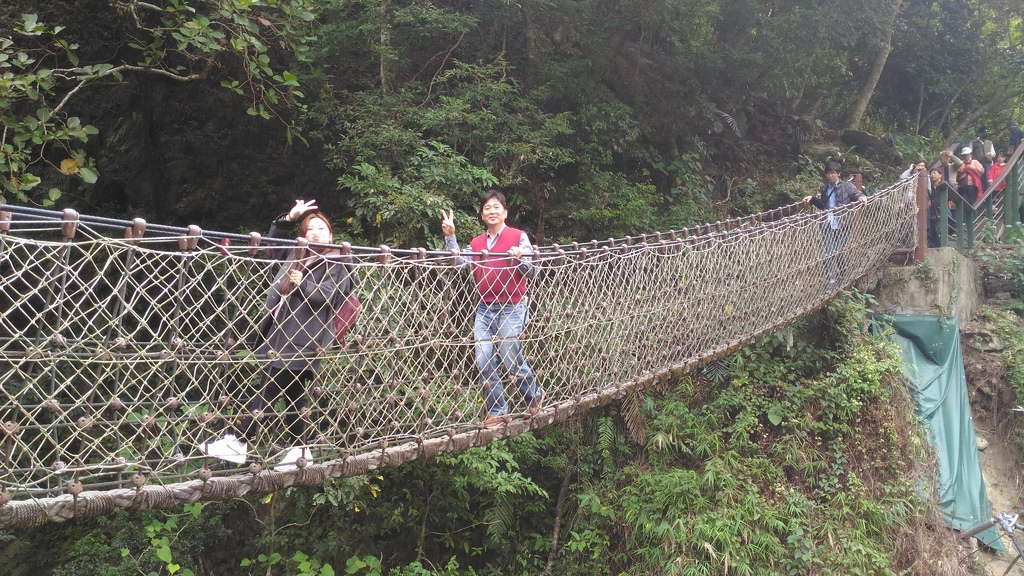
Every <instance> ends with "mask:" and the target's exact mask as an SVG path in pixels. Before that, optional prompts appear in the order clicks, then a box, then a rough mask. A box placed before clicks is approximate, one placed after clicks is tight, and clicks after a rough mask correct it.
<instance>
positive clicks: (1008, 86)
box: [942, 78, 1018, 148]
mask: <svg viewBox="0 0 1024 576" xmlns="http://www.w3.org/2000/svg"><path fill="white" fill-rule="evenodd" d="M1017 82H1018V80H1017V79H1016V78H1011V79H1009V80H1007V81H1006V82H1005V83H1004V84H1003V85H1002V86H1001V87H1000V88H999V90H998V91H997V92H996V93H995V95H994V96H992V98H990V99H989V101H988V102H986V103H984V104H983V105H981V106H979V107H978V108H976V109H975V110H974V112H971V113H970V114H968V115H967V116H965V117H964V119H963V120H961V121H960V123H959V124H957V125H956V126H953V128H952V130H950V132H949V136H948V137H947V138H946V140H945V142H943V143H942V147H943V148H948V147H949V145H950V144H952V143H953V142H956V141H957V136H958V135H959V134H961V133H962V132H963V131H964V130H966V129H967V127H968V126H970V125H971V124H974V123H975V122H977V121H978V119H979V118H981V117H982V116H984V115H985V113H987V112H988V111H989V110H991V109H993V108H995V107H996V106H999V105H1001V104H1003V103H1004V102H1006V101H1007V100H1008V99H1009V98H1010V97H1011V96H1013V95H1014V94H1016V93H1017V92H1016V91H1015V90H1014V87H1015V85H1016V83H1017Z"/></svg>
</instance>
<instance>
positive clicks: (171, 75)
mask: <svg viewBox="0 0 1024 576" xmlns="http://www.w3.org/2000/svg"><path fill="white" fill-rule="evenodd" d="M209 69H210V67H209V66H207V68H206V69H205V70H203V71H202V72H200V73H198V74H189V75H188V76H182V75H180V74H175V73H174V72H171V71H169V70H161V69H159V68H146V67H144V66H132V65H129V64H122V65H121V66H116V67H114V68H111V69H109V70H107V71H105V72H102V73H100V74H97V75H96V76H92V77H89V78H86V79H85V80H82V81H81V82H80V83H79V84H78V86H75V87H74V88H72V89H71V90H70V91H69V92H68V93H67V94H65V95H64V98H63V99H62V100H61V101H60V104H58V105H57V106H55V107H54V109H53V112H54V113H56V112H60V111H61V109H63V108H64V106H65V105H67V103H68V101H70V100H71V97H72V96H74V95H75V94H76V93H78V91H79V90H81V89H82V88H85V87H86V86H87V85H89V84H92V83H93V82H95V81H96V80H100V79H101V78H106V77H107V76H112V75H114V74H119V73H121V72H143V73H146V74H156V75H157V76H163V77H165V78H170V79H171V80H176V81H178V82H192V81H194V80H200V79H202V78H205V77H206V75H207V74H208V73H209ZM54 72H57V71H56V70H55V71H54Z"/></svg>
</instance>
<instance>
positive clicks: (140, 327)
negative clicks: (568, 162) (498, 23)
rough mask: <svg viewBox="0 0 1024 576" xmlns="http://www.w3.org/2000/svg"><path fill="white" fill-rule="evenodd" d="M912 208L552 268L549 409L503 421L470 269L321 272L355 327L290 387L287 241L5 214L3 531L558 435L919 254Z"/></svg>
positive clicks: (534, 329)
mask: <svg viewBox="0 0 1024 576" xmlns="http://www.w3.org/2000/svg"><path fill="white" fill-rule="evenodd" d="M914 186H916V181H915V180H914V179H908V180H906V181H903V182H900V183H898V184H896V185H894V186H892V187H890V188H888V189H886V190H885V191H883V192H880V193H878V194H875V195H873V196H872V197H871V198H870V201H869V202H868V203H867V204H866V205H864V206H860V205H859V204H858V205H856V206H853V207H847V208H842V209H838V210H836V212H835V218H834V220H829V217H828V215H827V214H826V213H821V212H812V211H800V210H798V209H796V208H795V207H790V208H787V210H786V211H785V213H788V214H790V215H788V216H781V215H780V214H782V212H779V211H775V212H772V213H765V214H762V215H756V216H751V217H747V218H743V219H737V220H734V221H730V222H727V223H717V225H712V226H705V227H701V228H700V229H698V230H696V231H683V232H674V233H669V234H656V235H645V236H643V237H637V238H627V239H618V240H607V241H603V242H594V243H590V244H584V245H579V244H576V245H572V246H544V247H539V248H537V247H535V248H534V254H533V264H534V267H535V271H536V274H535V276H534V277H532V278H531V279H530V280H529V290H528V310H529V322H528V324H527V325H526V329H525V330H524V331H523V332H522V333H521V334H520V335H519V336H518V339H517V341H518V343H519V344H520V345H521V347H522V351H523V353H524V354H525V359H526V360H527V361H528V363H529V364H530V365H531V367H532V370H533V374H534V375H535V377H536V381H537V385H538V387H539V388H540V389H543V391H544V397H543V405H542V406H539V407H540V410H539V411H536V412H535V411H533V410H530V409H529V408H530V407H529V406H528V405H527V401H526V398H525V397H524V395H523V394H520V390H519V389H518V388H517V383H516V382H515V378H514V377H513V378H510V377H509V376H508V375H507V374H506V375H503V376H502V381H503V385H504V394H503V396H504V398H505V399H506V400H507V403H508V405H509V409H508V413H507V415H504V416H501V417H500V418H499V419H498V420H497V421H496V422H495V421H494V420H493V419H492V420H487V419H486V418H485V417H486V416H487V414H486V410H485V406H486V405H487V403H488V400H487V398H486V396H487V394H488V391H487V389H486V388H485V387H484V386H482V385H481V384H480V372H479V370H478V368H477V364H476V363H475V361H474V310H475V309H476V306H477V302H478V300H479V295H478V294H477V291H476V288H475V286H474V280H473V274H472V271H471V270H467V269H466V267H459V266H458V263H459V262H458V257H457V255H455V254H452V253H447V252H431V251H426V250H390V249H387V248H386V247H381V248H362V247H349V246H347V245H346V246H343V247H341V249H340V251H336V252H332V253H329V254H327V255H319V254H314V253H309V254H312V256H310V257H308V258H307V259H306V261H305V263H306V266H307V270H309V271H310V272H309V273H310V274H313V272H311V270H313V269H314V268H315V267H316V266H318V265H321V264H322V265H323V266H325V267H333V268H331V269H332V270H335V271H336V273H337V274H339V276H337V278H341V279H342V280H343V281H345V282H350V286H351V288H352V293H353V294H356V295H357V296H358V298H359V300H360V301H361V313H360V314H359V316H358V321H357V322H356V324H355V325H354V326H353V327H352V328H351V329H350V331H349V332H348V333H347V334H346V335H345V337H344V343H339V342H337V341H331V342H330V343H328V344H327V345H323V346H317V348H316V349H315V350H312V351H310V350H309V349H308V346H307V349H306V350H305V351H304V352H302V354H304V356H303V357H304V358H307V359H308V358H309V357H314V358H315V362H314V364H316V366H315V369H313V370H308V371H298V372H294V371H287V370H285V371H283V372H278V373H277V374H278V381H276V382H275V381H273V377H271V378H270V379H269V380H268V377H267V375H268V373H271V374H272V373H273V371H272V370H269V368H268V364H270V365H273V361H274V360H278V361H281V362H285V363H287V361H288V357H287V354H288V353H287V352H285V350H287V349H288V346H289V343H284V344H281V343H279V344H277V345H276V346H277V348H279V350H274V349H273V347H271V346H270V345H269V344H268V343H270V342H272V341H274V337H272V336H269V335H268V333H267V330H266V326H267V322H268V315H269V316H273V314H274V313H275V311H274V310H272V309H268V293H269V290H270V287H272V286H274V285H275V282H278V281H279V280H280V278H281V277H282V270H284V269H286V268H287V267H288V266H289V265H290V264H291V263H292V261H291V260H281V259H279V256H280V255H281V250H280V249H276V250H274V249H273V245H272V244H271V242H270V240H268V239H261V238H259V236H258V235H255V234H254V235H253V236H252V237H251V244H252V245H249V243H245V244H241V245H230V246H228V245H224V244H225V243H224V242H219V241H218V240H219V239H223V238H229V239H230V238H234V239H235V240H238V241H246V242H249V240H250V237H248V236H241V235H230V234H224V235H220V236H219V237H218V236H217V235H211V234H208V233H205V232H202V231H201V230H198V228H194V227H193V228H192V229H190V230H189V231H188V232H186V233H184V235H183V236H182V233H181V232H180V231H178V230H176V229H166V230H164V231H163V232H160V231H159V228H160V227H155V226H150V227H148V228H147V229H146V230H145V232H144V233H143V232H142V230H141V229H142V228H144V227H145V225H144V223H140V221H136V222H135V223H134V224H132V223H129V224H130V226H129V227H128V228H127V230H126V234H125V235H126V236H127V237H126V238H116V237H112V236H114V235H113V234H112V233H111V229H113V228H119V229H124V228H125V226H124V223H123V222H120V223H119V222H117V221H107V220H104V219H100V218H94V219H92V220H91V221H90V220H89V219H87V218H84V217H83V218H79V219H74V217H73V216H68V215H67V214H64V215H62V214H60V213H55V212H44V211H38V210H30V209H18V208H15V207H10V206H6V207H0V210H4V211H7V221H6V222H3V223H2V224H3V228H5V229H7V231H5V232H3V233H0V286H2V290H0V452H2V458H0V485H2V491H0V526H2V527H26V526H32V525H38V524H41V523H44V522H48V521H63V520H66V519H69V518H74V517H87V516H97V515H102V514H107V513H110V512H112V511H114V510H117V509H121V508H132V509H148V508H169V507H174V506H179V505H181V504H183V503H187V502H193V501H196V500H222V499H226V498H231V497H236V496H242V495H246V494H260V493H267V492H271V491H275V490H279V489H281V488H284V487H287V486H294V485H315V484H321V483H324V482H326V481H328V480H330V479H332V478H339V477H345V476H353V475H357V474H362V473H365V472H367V471H369V470H372V469H375V468H378V467H382V466H393V465H397V464H400V463H402V462H405V461H408V460H411V459H415V458H429V457H432V456H435V455H437V454H439V453H442V452H448V451H453V450H462V449H465V448H468V447H471V446H477V445H482V444H486V443H487V442H490V441H492V440H494V439H496V438H506V437H510V436H513V435H516V434H520V433H522V432H525V431H528V430H532V429H535V428H539V427H542V426H546V425H548V424H551V423H553V422H557V421H563V420H565V419H567V418H570V417H572V416H574V415H577V414H580V413H582V412H584V411H586V410H589V409H590V408H593V407H595V406H599V405H603V404H607V403H609V402H611V401H613V400H614V399H616V398H621V397H623V396H625V395H626V394H630V393H633V392H635V391H636V390H638V389H639V388H642V387H643V386H645V385H647V384H650V383H652V382H654V381H656V380H658V379H665V378H668V377H669V376H670V375H672V374H678V373H682V372H683V371H685V370H689V369H692V368H694V367H696V366H698V365H700V364H701V363H703V362H706V361H708V360H710V359H713V358H716V357H720V356H722V355H724V354H726V353H729V352H732V351H735V350H736V349H738V348H740V347H741V346H743V345H745V344H747V343H750V342H752V341H754V340H755V339H757V338H759V337H761V336H764V335H766V334H768V333H771V332H772V331H774V330H776V329H778V328H780V327H782V326H784V325H786V324H788V323H791V322H793V321H794V320H796V319H798V318H799V317H801V316H803V315H805V314H807V313H809V312H811V311H813V310H815V309H817V308H819V307H820V306H822V305H823V304H824V303H825V302H826V301H827V300H828V299H829V298H831V297H832V296H833V295H834V294H835V293H836V292H838V291H839V290H841V289H842V288H844V287H846V286H848V285H849V284H851V283H852V282H853V280H854V279H856V278H858V277H860V276H861V275H863V274H864V273H865V272H867V271H869V270H870V269H872V268H874V267H876V266H878V265H879V264H881V263H883V262H884V261H885V260H886V259H887V257H888V256H889V254H890V253H891V252H892V251H893V249H894V248H896V247H898V246H906V245H907V244H908V242H909V243H913V242H914V239H915V238H916V234H915V214H916V210H917V208H916V205H915V203H914V200H913V193H912V191H913V189H914ZM908 199H909V200H908ZM11 213H13V217H11ZM833 222H834V223H835V224H833ZM154 230H157V231H156V232H155V231H154ZM694 232H699V233H696V234H695V233H694ZM837 233H839V234H838V236H837ZM278 244H279V245H281V244H284V245H287V243H280V242H279V243H278ZM291 244H292V245H294V244H295V243H294V242H292V243H291ZM286 247H287V246H286ZM336 248H337V247H336ZM339 252H340V253H339ZM275 253H276V254H275ZM275 256H278V257H275ZM461 256H470V257H472V256H473V254H467V253H465V252H464V253H462V254H461ZM493 256H494V255H492V257H493ZM477 265H478V264H476V263H473V264H471V265H470V266H469V268H472V267H473V266H477ZM296 289H298V285H297V287H296ZM332 305H334V306H336V305H337V304H336V303H335V304H332ZM278 313H281V312H280V308H278ZM275 320H276V319H275ZM300 330H301V328H300ZM332 336H333V334H332ZM309 339H310V338H309V337H308V336H307V337H306V341H308V340H309ZM494 343H495V345H497V344H500V342H498V339H495V342H494ZM296 357H298V356H293V358H296ZM495 362H497V360H495ZM281 374H284V375H285V376H284V377H281V376H280V375H281ZM296 376H297V378H293V377H296ZM225 432H233V433H234V434H237V435H239V436H244V439H245V440H246V443H245V444H246V447H245V449H246V452H245V453H244V454H243V455H242V456H241V457H240V458H239V459H238V461H237V462H230V461H227V460H224V459H221V458H215V457H212V456H210V455H208V454H207V452H209V451H210V443H211V441H214V440H216V439H218V438H221V437H222V435H223V434H224V433H225ZM296 448H298V449H299V451H300V452H299V454H300V457H299V458H297V459H296V458H293V459H291V460H289V461H288V462H287V463H286V464H285V465H282V464H281V460H282V458H285V457H287V455H288V454H289V453H291V454H293V455H294V449H296Z"/></svg>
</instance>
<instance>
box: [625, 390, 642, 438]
mask: <svg viewBox="0 0 1024 576" xmlns="http://www.w3.org/2000/svg"><path fill="white" fill-rule="evenodd" d="M645 400H646V396H645V395H644V394H643V393H642V392H638V391H634V392H631V393H629V394H626V397H625V398H623V399H622V418H623V420H624V421H625V423H626V430H627V431H629V435H630V437H632V438H633V441H634V442H636V443H637V444H640V445H641V446H642V445H644V444H646V443H647V428H648V424H647V418H646V417H644V413H643V409H644V404H645Z"/></svg>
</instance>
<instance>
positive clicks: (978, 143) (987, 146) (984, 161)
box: [971, 126, 996, 191]
mask: <svg viewBox="0 0 1024 576" xmlns="http://www.w3.org/2000/svg"><path fill="white" fill-rule="evenodd" d="M991 134H992V133H991V132H989V130H988V126H979V127H978V132H977V135H976V137H975V138H974V140H971V150H972V153H973V156H974V159H975V160H977V161H978V162H979V163H980V164H981V167H982V173H981V188H980V189H981V190H982V191H984V190H985V189H987V188H988V183H989V177H988V169H989V167H991V166H992V162H993V161H994V160H995V159H996V147H995V146H994V145H993V144H992V141H991V140H989V139H988V138H989V136H991Z"/></svg>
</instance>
